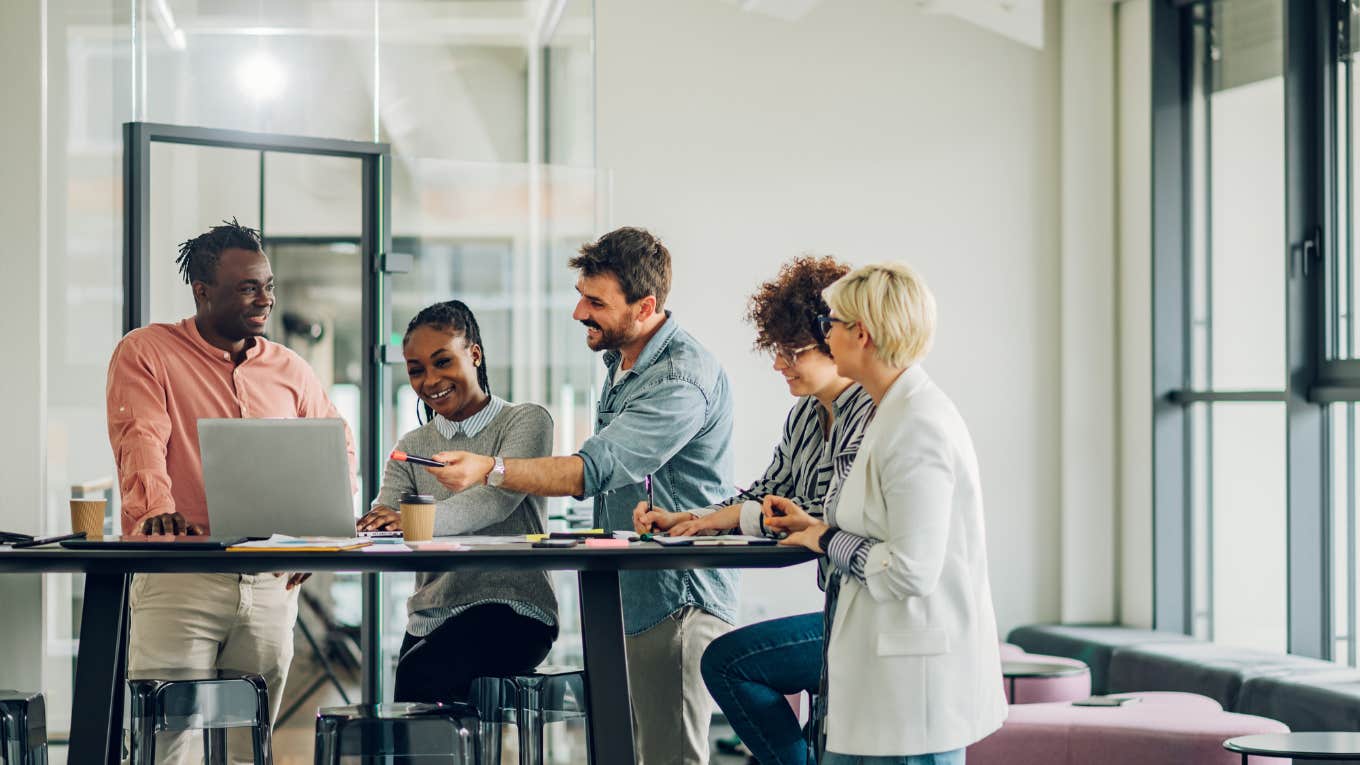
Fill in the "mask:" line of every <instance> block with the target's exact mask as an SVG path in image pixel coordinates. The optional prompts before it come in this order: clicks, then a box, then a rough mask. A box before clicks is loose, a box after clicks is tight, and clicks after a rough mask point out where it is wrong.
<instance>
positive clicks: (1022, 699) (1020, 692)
mask: <svg viewBox="0 0 1360 765" xmlns="http://www.w3.org/2000/svg"><path fill="white" fill-rule="evenodd" d="M1001 661H1002V662H1003V663H1004V662H1008V661H1036V662H1044V663H1046V664H1063V665H1066V666H1069V667H1080V668H1081V670H1082V671H1081V672H1080V673H1078V674H1074V675H1060V676H1057V677H1017V678H1016V679H1015V698H1011V681H1010V680H1004V681H1003V682H1002V685H1003V688H1004V690H1005V693H1006V703H1008V704H1042V703H1045V702H1050V701H1076V700H1077V699H1084V698H1086V697H1087V696H1090V695H1091V670H1090V669H1089V668H1088V667H1087V666H1086V665H1085V664H1084V663H1082V662H1081V661H1078V660H1077V659H1069V658H1066V657H1064V656H1044V655H1043V654H1037V653H1026V652H1025V649H1023V648H1021V647H1020V646H1018V645H1014V644H1012V643H1002V644H1001Z"/></svg>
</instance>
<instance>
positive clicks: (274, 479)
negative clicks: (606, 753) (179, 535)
mask: <svg viewBox="0 0 1360 765" xmlns="http://www.w3.org/2000/svg"><path fill="white" fill-rule="evenodd" d="M198 447H199V452H200V453H201V454H202V455H203V488H204V490H205V492H206V494H207V498H208V522H209V523H210V524H211V525H212V528H211V531H212V534H213V536H218V537H223V536H243V537H267V536H269V535H270V534H288V535H290V536H327V537H352V536H354V499H353V497H352V496H351V494H350V479H349V476H350V472H349V458H348V456H347V455H346V453H345V425H344V421H342V420H323V419H268V420H241V419H228V420H208V419H203V420H199V421H198Z"/></svg>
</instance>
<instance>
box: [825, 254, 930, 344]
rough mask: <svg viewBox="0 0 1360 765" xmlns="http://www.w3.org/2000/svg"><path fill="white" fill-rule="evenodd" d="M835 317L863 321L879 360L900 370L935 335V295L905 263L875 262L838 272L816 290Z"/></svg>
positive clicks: (852, 321) (857, 321) (848, 320)
mask: <svg viewBox="0 0 1360 765" xmlns="http://www.w3.org/2000/svg"><path fill="white" fill-rule="evenodd" d="M822 297H823V298H824V299H825V300H826V304H827V305H828V306H830V307H831V310H833V311H835V312H836V316H837V317H838V318H840V319H842V320H844V321H845V322H846V323H858V324H863V325H864V329H865V330H867V331H868V333H869V337H871V338H873V341H874V347H875V349H876V351H877V355H878V359H879V361H882V362H883V363H884V364H887V365H888V366H890V367H897V368H899V369H905V368H907V367H909V366H911V365H912V364H915V363H916V362H917V361H920V360H921V359H922V358H923V357H924V356H925V355H926V352H927V351H929V350H930V343H931V341H932V340H933V339H934V337H935V296H934V295H932V294H931V292H930V288H929V287H927V286H926V283H925V282H924V281H922V280H921V277H920V276H918V275H917V274H916V272H915V271H913V270H911V268H910V267H909V266H907V265H906V264H905V263H877V264H875V265H872V266H864V267H863V268H857V269H855V270H854V271H851V272H850V273H848V274H846V275H845V276H842V277H841V278H840V279H838V280H837V281H836V282H835V283H833V284H832V285H831V286H830V287H827V288H826V289H825V290H823V291H822Z"/></svg>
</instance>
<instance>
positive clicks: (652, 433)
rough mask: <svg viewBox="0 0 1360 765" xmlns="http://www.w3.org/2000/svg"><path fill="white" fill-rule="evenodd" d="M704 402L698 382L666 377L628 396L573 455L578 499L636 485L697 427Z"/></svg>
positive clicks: (703, 409)
mask: <svg viewBox="0 0 1360 765" xmlns="http://www.w3.org/2000/svg"><path fill="white" fill-rule="evenodd" d="M707 411H708V401H707V400H706V399H705V397H704V394H703V392H702V391H701V390H700V389H699V387H698V386H696V385H694V384H693V383H690V382H688V381H685V380H666V381H663V382H661V383H659V384H657V385H656V386H654V387H653V388H651V389H650V390H649V391H648V392H647V393H646V394H645V395H639V396H637V397H635V398H633V399H631V400H630V401H629V402H628V404H627V405H626V406H625V408H624V409H623V411H621V412H619V413H618V414H616V415H615V416H614V419H613V420H611V421H610V423H609V424H608V425H606V426H605V427H604V428H603V429H602V430H600V431H599V432H598V433H596V434H595V435H593V436H591V437H590V438H588V439H586V442H585V443H584V444H582V445H581V450H580V451H579V452H577V456H578V457H580V458H581V460H582V462H584V463H585V468H584V474H583V480H582V484H583V486H584V494H583V495H582V496H583V497H591V496H595V495H597V494H601V493H603V492H606V491H610V490H613V489H617V488H619V487H622V486H630V485H632V484H637V483H641V482H642V480H643V478H644V477H645V476H647V475H649V474H651V473H655V472H656V471H657V470H659V469H660V468H661V466H662V465H664V464H666V462H668V461H669V460H670V459H671V457H673V456H675V454H676V453H677V452H679V451H680V449H682V448H684V446H685V444H687V443H689V441H690V439H692V438H693V437H694V435H695V434H696V433H698V432H699V429H700V428H702V427H703V425H704V421H705V415H706V413H707Z"/></svg>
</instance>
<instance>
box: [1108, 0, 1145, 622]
mask: <svg viewBox="0 0 1360 765" xmlns="http://www.w3.org/2000/svg"><path fill="white" fill-rule="evenodd" d="M1149 13H1150V10H1149V3H1148V0H1128V1H1127V2H1123V3H1120V4H1119V5H1118V6H1117V10H1116V24H1117V27H1118V46H1119V63H1118V67H1119V101H1118V103H1119V119H1118V123H1119V149H1118V151H1119V173H1118V176H1119V288H1118V293H1117V298H1118V303H1119V336H1118V347H1119V434H1120V440H1119V493H1120V500H1119V508H1120V517H1119V543H1120V546H1119V585H1120V588H1119V611H1120V613H1119V615H1120V620H1121V621H1122V622H1124V623H1125V624H1130V625H1134V626H1139V627H1151V626H1152V174H1151V167H1152V129H1151V126H1152V111H1151V109H1152V105H1151V92H1152V80H1151V69H1152V64H1151V51H1150V46H1151V42H1150V41H1151V34H1152V31H1151V26H1150V22H1151V19H1150V17H1149Z"/></svg>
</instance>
